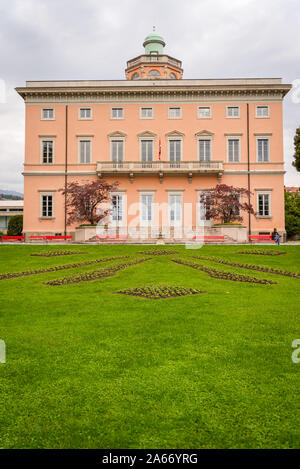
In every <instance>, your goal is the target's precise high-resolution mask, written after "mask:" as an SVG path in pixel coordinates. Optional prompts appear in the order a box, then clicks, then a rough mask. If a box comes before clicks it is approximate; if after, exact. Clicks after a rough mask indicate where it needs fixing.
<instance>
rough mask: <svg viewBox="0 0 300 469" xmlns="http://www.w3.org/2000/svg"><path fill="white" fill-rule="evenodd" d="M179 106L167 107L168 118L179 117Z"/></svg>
mask: <svg viewBox="0 0 300 469" xmlns="http://www.w3.org/2000/svg"><path fill="white" fill-rule="evenodd" d="M180 118H181V107H169V119H180Z"/></svg>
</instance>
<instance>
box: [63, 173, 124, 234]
mask: <svg viewBox="0 0 300 469" xmlns="http://www.w3.org/2000/svg"><path fill="white" fill-rule="evenodd" d="M118 185H119V183H118V182H114V183H113V184H108V183H107V182H106V181H104V180H101V179H97V180H95V181H92V182H89V181H83V184H79V183H78V182H70V183H69V184H68V185H67V187H66V189H65V188H63V189H59V191H60V192H62V194H63V195H66V206H67V215H68V220H67V223H68V225H72V224H73V223H76V222H80V223H84V222H88V223H90V224H92V225H93V224H95V223H98V222H99V221H100V220H102V219H103V218H105V217H106V216H107V215H108V212H109V210H101V212H100V211H99V208H100V207H99V206H100V205H101V203H104V202H108V201H109V199H110V193H111V192H112V191H114V190H116V188H117V187H118Z"/></svg>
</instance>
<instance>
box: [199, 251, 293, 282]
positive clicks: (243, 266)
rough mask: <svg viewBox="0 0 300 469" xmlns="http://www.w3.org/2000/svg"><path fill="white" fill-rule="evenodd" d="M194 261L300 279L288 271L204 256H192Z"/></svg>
mask: <svg viewBox="0 0 300 469" xmlns="http://www.w3.org/2000/svg"><path fill="white" fill-rule="evenodd" d="M191 257H193V258H194V259H201V260H206V261H213V262H217V263H218V264H224V265H229V266H231V267H238V268H240V269H248V270H256V271H257V272H265V273H267V274H276V275H282V276H284V277H292V278H300V273H298V272H289V271H288V270H278V269H273V267H266V266H259V265H251V264H239V263H237V262H230V261H226V260H225V259H220V258H217V257H204V256H191Z"/></svg>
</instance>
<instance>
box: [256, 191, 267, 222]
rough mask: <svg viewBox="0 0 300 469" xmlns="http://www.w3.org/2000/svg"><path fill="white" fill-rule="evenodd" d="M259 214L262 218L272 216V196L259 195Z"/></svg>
mask: <svg viewBox="0 0 300 469" xmlns="http://www.w3.org/2000/svg"><path fill="white" fill-rule="evenodd" d="M258 214H259V216H260V217H269V216H270V194H258Z"/></svg>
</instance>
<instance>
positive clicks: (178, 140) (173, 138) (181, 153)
mask: <svg viewBox="0 0 300 469" xmlns="http://www.w3.org/2000/svg"><path fill="white" fill-rule="evenodd" d="M171 141H177V142H180V160H179V161H177V160H174V161H172V163H173V164H174V165H175V164H176V163H180V162H181V161H183V138H182V137H176V136H174V137H172V136H171V135H170V136H169V137H168V161H170V162H171Z"/></svg>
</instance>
